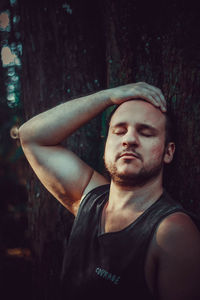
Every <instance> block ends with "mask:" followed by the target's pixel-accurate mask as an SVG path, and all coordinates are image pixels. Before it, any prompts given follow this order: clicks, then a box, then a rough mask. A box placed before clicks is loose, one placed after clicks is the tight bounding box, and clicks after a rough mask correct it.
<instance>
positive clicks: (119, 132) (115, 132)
mask: <svg viewBox="0 0 200 300" xmlns="http://www.w3.org/2000/svg"><path fill="white" fill-rule="evenodd" d="M112 133H113V134H117V135H122V134H125V133H126V129H124V128H115V129H113V130H112Z"/></svg>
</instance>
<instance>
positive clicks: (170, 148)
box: [164, 142, 176, 164]
mask: <svg viewBox="0 0 200 300" xmlns="http://www.w3.org/2000/svg"><path fill="white" fill-rule="evenodd" d="M175 148H176V147H175V144H174V143H173V142H170V143H168V145H167V146H166V148H165V154H164V162H165V163H166V164H169V163H170V162H171V161H172V160H173V157H174V152H175Z"/></svg>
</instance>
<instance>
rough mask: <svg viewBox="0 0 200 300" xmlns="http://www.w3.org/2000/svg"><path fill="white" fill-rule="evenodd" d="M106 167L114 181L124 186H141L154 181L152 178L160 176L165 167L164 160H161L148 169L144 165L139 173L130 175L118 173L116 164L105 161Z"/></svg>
mask: <svg viewBox="0 0 200 300" xmlns="http://www.w3.org/2000/svg"><path fill="white" fill-rule="evenodd" d="M104 163H105V161H104ZM105 167H106V170H107V172H108V174H109V176H110V177H111V179H112V181H113V182H114V183H116V184H117V185H119V186H123V187H136V186H139V187H141V186H144V185H145V184H147V183H148V182H150V181H152V179H154V178H156V177H158V175H159V174H160V172H161V170H162V169H163V162H162V161H161V162H160V163H159V164H158V165H156V166H153V167H151V169H146V168H144V167H143V168H142V169H141V170H140V172H139V173H138V174H128V175H126V174H120V173H118V171H117V168H116V165H115V164H106V163H105Z"/></svg>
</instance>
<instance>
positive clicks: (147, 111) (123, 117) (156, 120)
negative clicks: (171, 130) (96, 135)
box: [110, 100, 166, 131]
mask: <svg viewBox="0 0 200 300" xmlns="http://www.w3.org/2000/svg"><path fill="white" fill-rule="evenodd" d="M119 123H127V124H128V125H135V124H141V123H142V124H147V125H151V126H153V127H155V128H157V129H160V130H161V131H162V130H164V129H165V123H166V117H165V115H164V113H162V112H161V110H160V109H159V108H156V107H155V106H153V105H152V104H150V103H148V102H146V101H142V100H131V101H127V102H124V103H122V104H121V105H119V107H118V108H117V109H116V111H115V112H114V114H113V116H112V118H111V121H110V126H116V125H117V124H119Z"/></svg>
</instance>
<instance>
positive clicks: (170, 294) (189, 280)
mask: <svg viewBox="0 0 200 300" xmlns="http://www.w3.org/2000/svg"><path fill="white" fill-rule="evenodd" d="M155 245H156V254H157V259H158V274H157V282H156V286H157V287H156V289H157V292H158V295H159V299H162V300H179V299H180V300H188V299H193V300H197V299H200V285H199V278H200V232H199V230H198V228H197V227H196V225H195V223H194V222H193V220H192V219H191V218H190V216H189V215H187V214H185V213H182V212H176V213H173V214H171V215H169V216H168V217H166V218H165V219H164V220H163V221H162V222H161V223H160V224H159V226H158V229H157V231H156V234H155Z"/></svg>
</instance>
